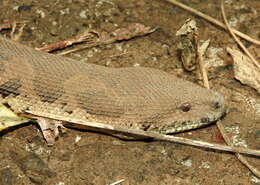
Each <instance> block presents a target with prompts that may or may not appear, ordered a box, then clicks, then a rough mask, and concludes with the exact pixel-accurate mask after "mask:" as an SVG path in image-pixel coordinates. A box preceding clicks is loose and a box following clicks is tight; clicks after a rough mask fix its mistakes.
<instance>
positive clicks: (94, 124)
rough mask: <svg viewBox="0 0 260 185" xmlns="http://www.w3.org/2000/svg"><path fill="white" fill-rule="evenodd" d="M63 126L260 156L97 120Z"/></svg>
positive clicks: (253, 152) (223, 146)
mask: <svg viewBox="0 0 260 185" xmlns="http://www.w3.org/2000/svg"><path fill="white" fill-rule="evenodd" d="M27 116H28V115H27ZM57 118H58V117H57ZM55 119H56V118H55ZM64 126H67V127H72V128H78V129H86V130H89V129H91V128H92V129H94V128H96V129H102V130H107V131H108V132H109V131H114V132H115V131H116V132H121V133H129V134H132V135H136V136H141V137H148V138H154V139H155V140H161V141H170V142H175V143H181V144H186V145H191V146H197V147H201V148H209V149H214V150H219V151H226V152H232V153H242V154H247V155H253V156H258V157H260V150H253V149H248V148H241V147H235V146H227V145H220V144H215V143H208V142H204V141H198V140H192V139H187V138H182V137H175V136H170V135H164V134H159V133H155V132H151V131H143V130H137V129H127V128H122V127H115V126H112V125H108V124H103V123H97V122H82V121H80V120H79V121H75V120H74V123H71V122H65V123H64ZM94 130H95V129H94Z"/></svg>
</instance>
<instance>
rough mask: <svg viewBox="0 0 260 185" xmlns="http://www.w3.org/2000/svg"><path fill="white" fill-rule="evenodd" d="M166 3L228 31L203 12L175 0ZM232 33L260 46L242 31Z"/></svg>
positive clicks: (258, 42) (259, 43) (220, 23)
mask: <svg viewBox="0 0 260 185" xmlns="http://www.w3.org/2000/svg"><path fill="white" fill-rule="evenodd" d="M166 1H168V2H170V3H172V4H174V5H176V6H178V7H180V8H182V9H184V10H187V11H189V12H192V13H194V14H195V15H197V16H199V17H202V18H204V19H206V20H207V21H209V22H211V23H213V24H215V25H218V26H220V27H221V28H224V29H227V27H226V26H225V24H223V23H222V22H220V21H218V20H216V19H214V18H212V17H210V16H208V15H206V14H204V13H201V12H199V11H198V10H195V9H193V8H191V7H188V6H186V5H184V4H182V3H180V2H177V1H175V0H166ZM232 31H233V32H234V33H235V34H236V35H238V36H239V37H241V38H243V39H245V40H247V41H249V42H252V43H254V44H256V45H259V46H260V41H258V40H256V39H253V38H251V37H249V36H248V35H246V34H244V33H242V32H240V31H238V30H235V29H232Z"/></svg>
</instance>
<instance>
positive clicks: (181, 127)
mask: <svg viewBox="0 0 260 185" xmlns="http://www.w3.org/2000/svg"><path fill="white" fill-rule="evenodd" d="M226 112H227V108H226V106H224V105H222V106H221V107H219V108H217V111H214V114H211V113H209V114H207V115H206V116H204V117H201V118H198V119H193V120H175V121H171V122H170V123H167V124H164V125H163V126H162V127H161V128H159V130H158V131H159V133H161V134H173V133H178V132H184V131H189V130H193V129H197V128H201V127H203V126H206V125H209V124H212V123H214V122H216V121H217V120H219V119H221V118H223V117H224V116H225V115H226Z"/></svg>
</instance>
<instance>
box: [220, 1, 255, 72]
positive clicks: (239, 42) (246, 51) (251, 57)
mask: <svg viewBox="0 0 260 185" xmlns="http://www.w3.org/2000/svg"><path fill="white" fill-rule="evenodd" d="M221 12H222V16H223V19H224V22H225V24H226V26H227V29H228V31H229V32H230V34H231V35H232V37H233V38H234V40H235V41H236V42H237V44H238V45H239V46H240V47H241V48H242V50H243V51H244V52H245V53H246V54H247V56H248V57H249V58H250V59H251V60H252V62H253V63H254V64H255V65H256V66H257V67H258V68H259V69H260V64H259V63H258V62H257V61H256V60H255V58H254V57H253V56H252V55H251V53H249V51H248V50H247V49H246V47H245V46H244V45H243V44H242V42H241V41H240V40H239V39H238V38H237V37H236V35H235V34H234V32H233V30H232V28H231V27H230V26H229V24H228V22H227V18H226V14H225V10H224V3H223V1H222V2H221Z"/></svg>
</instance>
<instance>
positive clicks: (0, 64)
mask: <svg viewBox="0 0 260 185" xmlns="http://www.w3.org/2000/svg"><path fill="white" fill-rule="evenodd" d="M0 94H1V98H0V101H1V103H3V104H4V105H6V106H8V107H9V108H10V109H11V110H13V111H14V112H15V113H17V114H22V115H25V116H26V115H34V116H36V117H43V118H49V119H52V120H61V121H67V122H72V123H75V124H77V123H80V122H81V123H82V122H98V123H102V124H104V125H107V126H108V127H109V126H112V127H113V126H115V127H120V128H129V129H140V130H144V131H152V132H157V133H162V134H170V133H175V132H181V131H185V130H190V129H194V128H198V127H201V126H203V125H206V124H209V123H211V122H214V121H216V120H218V119H219V118H220V117H221V116H222V115H223V114H224V113H225V104H224V103H225V102H224V98H223V96H222V95H220V94H219V93H217V92H215V91H212V90H207V89H205V88H202V87H200V86H198V85H196V84H193V83H191V82H188V81H185V80H182V79H180V78H177V77H176V76H174V75H171V74H168V73H166V72H163V71H161V70H157V69H152V68H145V67H127V68H109V67H104V66H99V65H95V64H88V63H84V62H82V61H77V60H73V59H70V58H66V57H62V56H56V55H52V54H48V53H44V52H41V51H36V50H34V49H32V48H30V47H27V46H24V45H22V44H19V43H17V42H15V41H12V40H9V39H6V38H4V37H0ZM2 126H4V125H2Z"/></svg>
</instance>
